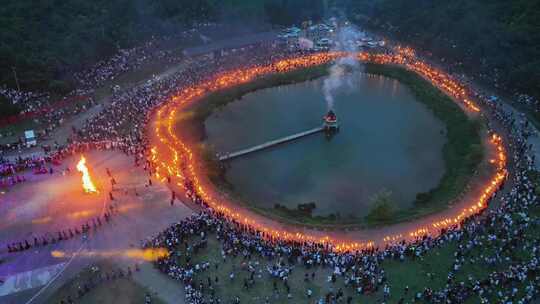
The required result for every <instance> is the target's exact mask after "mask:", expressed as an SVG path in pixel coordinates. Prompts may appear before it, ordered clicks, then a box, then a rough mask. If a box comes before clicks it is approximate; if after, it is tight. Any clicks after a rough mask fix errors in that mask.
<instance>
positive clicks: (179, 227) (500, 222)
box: [144, 93, 540, 303]
mask: <svg viewBox="0 0 540 304" xmlns="http://www.w3.org/2000/svg"><path fill="white" fill-rule="evenodd" d="M475 95H476V98H477V100H478V101H480V102H481V104H482V105H483V106H484V107H485V108H486V109H487V110H488V112H489V114H488V115H489V116H490V117H491V118H492V119H493V120H494V122H490V125H489V127H490V129H491V128H493V129H495V128H499V127H500V126H502V127H503V128H504V132H505V133H506V135H507V136H506V139H507V140H508V145H509V147H511V149H510V151H511V152H512V166H513V168H512V169H513V174H512V175H511V180H510V182H509V184H510V185H511V189H510V190H509V191H507V192H506V193H505V192H504V191H500V190H501V189H499V191H497V193H496V194H495V197H497V201H498V202H499V204H500V205H499V206H498V207H496V208H492V209H490V210H488V211H486V212H485V213H484V214H481V215H478V216H474V217H472V218H469V219H467V220H464V221H463V222H462V223H460V225H459V226H458V225H456V226H455V227H452V228H450V229H445V230H444V231H441V234H440V235H439V236H424V237H423V238H421V239H419V240H417V241H416V242H412V243H405V242H402V243H399V244H394V245H390V246H387V247H386V248H384V249H372V250H366V251H361V252H354V253H352V252H348V253H336V252H335V251H334V250H333V249H332V248H331V247H329V246H323V245H321V244H316V243H296V242H287V241H275V240H274V241H270V240H269V239H268V238H267V237H265V235H264V233H263V232H261V231H255V230H253V229H252V228H250V227H249V226H245V225H242V224H240V223H237V222H235V221H233V220H231V219H229V218H227V217H225V216H224V215H223V214H221V213H219V212H216V211H215V210H213V209H211V208H210V207H208V204H207V203H206V202H205V201H204V200H203V199H202V198H201V197H200V196H199V195H197V193H196V191H194V190H195V189H193V186H192V184H190V183H189V182H186V184H185V187H186V188H187V189H191V191H188V194H189V195H190V197H191V199H192V200H193V202H195V203H198V204H199V205H201V206H203V207H204V208H205V209H204V211H203V212H201V213H200V214H198V215H196V216H193V217H191V218H189V219H186V220H184V221H182V222H180V223H177V224H175V225H173V226H171V227H170V228H169V229H167V230H166V231H164V232H163V233H161V234H159V235H158V236H156V237H154V238H153V239H151V240H148V241H147V242H146V243H145V244H144V246H150V247H166V248H168V249H169V250H170V251H171V252H183V253H184V254H189V252H192V254H195V253H196V252H197V248H198V247H199V246H200V245H201V244H205V238H206V235H208V234H212V235H215V236H216V238H217V239H218V240H219V242H220V246H221V249H222V254H223V255H224V258H225V256H227V257H232V256H238V255H244V256H246V257H248V258H247V260H248V261H249V260H250V258H251V257H257V258H260V259H262V260H270V261H274V262H275V263H276V265H275V266H274V267H272V268H271V269H269V275H270V276H271V277H276V276H277V277H279V278H280V279H281V280H282V281H283V287H282V288H283V289H285V293H287V289H288V287H287V286H288V285H287V280H286V278H287V273H288V271H289V270H287V269H288V268H287V264H286V263H283V261H288V263H291V264H295V263H299V264H301V265H302V267H305V268H306V269H309V267H310V266H323V267H328V268H329V269H334V271H333V275H332V277H331V281H335V280H337V279H341V280H343V281H344V282H345V285H346V286H347V288H350V289H351V290H350V291H349V294H368V293H370V292H375V291H377V290H382V294H383V298H384V300H386V299H387V298H388V297H389V296H390V295H391V290H392V289H391V286H389V285H388V283H387V278H386V275H385V272H384V269H383V268H381V266H380V265H381V263H382V261H384V260H385V259H397V260H401V261H403V262H404V263H406V262H407V260H409V259H413V258H415V257H421V256H423V255H424V254H426V253H427V252H429V251H430V250H431V249H434V250H436V249H437V248H440V247H441V246H443V245H444V244H446V243H450V242H453V243H456V244H457V248H458V250H457V251H456V252H455V254H454V256H455V258H456V259H455V262H454V264H453V265H452V269H451V270H450V272H449V273H448V280H447V283H446V285H445V286H444V287H443V288H440V289H438V290H437V289H433V288H430V287H428V286H426V288H425V289H424V290H422V291H420V292H418V293H416V294H413V295H411V294H408V290H403V291H400V292H401V293H402V294H399V295H398V298H399V300H398V302H399V303H403V302H404V301H406V300H407V301H408V300H411V299H408V298H407V297H410V298H412V300H413V301H426V302H430V303H462V302H464V301H466V300H467V299H470V298H471V297H473V296H477V297H478V298H479V299H480V301H481V302H482V303H488V302H489V299H492V298H495V299H497V300H498V301H501V302H503V303H508V302H510V301H511V302H512V303H514V302H515V303H528V302H530V300H531V299H532V298H533V297H534V296H536V295H537V294H538V284H539V283H540V276H539V274H538V271H539V270H540V269H539V266H540V265H539V264H538V249H539V247H538V246H539V240H538V239H537V237H535V236H534V235H533V236H532V237H531V236H530V235H529V237H525V234H526V233H527V228H529V227H531V226H535V225H539V224H540V223H539V222H538V220H537V219H536V220H531V218H530V217H529V216H528V214H529V212H528V211H529V208H531V207H537V206H538V203H539V201H538V197H537V193H536V192H535V191H536V190H535V184H534V181H533V180H532V179H531V178H530V177H529V174H530V172H532V171H535V166H534V162H535V159H534V155H532V154H531V153H530V150H531V148H532V147H531V145H529V144H528V142H527V137H528V136H531V135H532V134H533V133H532V132H531V128H530V125H529V123H528V120H527V119H526V118H525V117H524V116H523V115H518V116H515V115H514V113H512V112H510V111H506V110H505V109H504V107H502V105H501V104H500V103H493V102H492V101H489V100H488V97H487V96H484V95H482V94H481V93H475ZM199 235H200V237H201V239H202V242H201V241H198V243H196V244H194V245H191V246H190V245H188V240H189V239H190V238H194V237H197V236H199ZM475 250H483V251H484V252H485V254H483V255H482V258H481V259H480V260H477V259H478V258H476V257H475V255H474V254H472V253H474V252H475ZM517 251H521V252H522V253H524V254H525V256H526V257H525V258H519V257H518V253H517ZM173 256H175V255H173ZM468 257H470V258H469V259H467V258H468ZM467 263H468V264H478V263H485V264H486V266H488V265H489V266H491V267H494V266H497V265H499V266H500V267H495V268H497V270H496V271H493V272H491V273H489V275H488V276H487V277H485V278H481V277H478V278H475V277H473V276H472V275H469V280H468V281H459V280H457V279H456V277H457V274H458V273H459V271H460V270H462V269H466V267H464V265H465V264H467ZM156 265H157V267H158V268H159V269H160V270H162V271H163V272H165V273H167V274H168V275H169V276H171V277H173V278H175V279H177V280H180V281H182V282H183V283H184V284H185V286H186V294H187V297H188V301H189V302H190V303H219V302H220V299H219V298H215V297H214V296H213V292H212V290H213V287H212V284H215V283H212V280H211V279H209V280H208V281H207V282H206V281H205V280H201V279H200V278H201V277H204V273H205V272H211V270H210V269H211V267H209V266H208V265H207V264H202V265H201V264H196V265H193V264H191V263H190V262H189V259H188V261H187V262H185V263H181V262H179V260H178V259H177V258H176V256H175V257H174V258H170V257H169V258H164V259H161V260H160V261H158V262H157V263H156ZM205 265H206V266H205ZM231 275H232V276H234V274H231ZM249 277H250V279H246V281H244V284H245V286H246V288H249V285H250V284H251V283H250V280H252V279H253V276H252V275H250V276H249ZM203 291H205V292H203ZM310 295H311V293H310V290H309V289H308V290H307V291H306V297H310ZM236 301H239V300H238V299H235V300H233V302H236ZM340 301H347V302H349V303H350V301H352V298H350V297H348V298H346V299H344V296H343V290H341V291H340V290H338V291H331V290H329V291H328V292H326V293H325V295H324V296H323V297H322V298H321V299H318V303H337V302H340Z"/></svg>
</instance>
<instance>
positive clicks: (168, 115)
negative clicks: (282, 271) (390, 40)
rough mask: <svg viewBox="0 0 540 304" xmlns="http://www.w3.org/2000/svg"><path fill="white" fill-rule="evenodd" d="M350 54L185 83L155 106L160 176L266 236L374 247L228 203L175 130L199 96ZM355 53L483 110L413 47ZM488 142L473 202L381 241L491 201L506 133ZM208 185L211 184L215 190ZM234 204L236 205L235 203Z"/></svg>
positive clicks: (455, 220)
mask: <svg viewBox="0 0 540 304" xmlns="http://www.w3.org/2000/svg"><path fill="white" fill-rule="evenodd" d="M349 55H350V54H347V53H344V52H326V53H316V54H310V55H303V56H299V57H294V58H289V59H282V60H279V61H276V62H274V63H271V64H268V65H260V66H255V67H250V68H245V69H235V70H232V71H228V72H224V73H221V74H218V75H216V76H215V77H213V78H212V79H211V80H207V81H203V82H201V83H198V84H195V85H193V86H191V87H186V88H184V89H182V90H181V91H180V92H179V93H178V94H177V95H176V96H174V97H172V99H171V100H170V102H168V103H166V104H165V106H162V107H161V108H160V109H159V110H158V111H157V116H156V117H157V119H156V122H155V129H154V130H155V137H156V138H157V139H158V140H159V142H160V143H161V146H160V147H161V148H163V149H165V150H164V151H160V150H159V148H158V146H157V145H156V146H154V147H153V148H152V149H151V152H150V160H151V161H152V162H153V163H154V165H155V168H156V173H155V174H156V177H157V178H158V179H160V180H163V181H165V180H166V177H176V178H177V183H176V184H177V186H179V187H180V188H184V189H185V186H184V182H185V181H186V180H189V181H191V182H192V183H193V186H194V190H195V191H196V192H197V194H198V195H199V196H200V197H201V198H203V199H204V200H205V201H206V202H207V203H208V204H209V205H210V206H211V207H212V208H213V209H214V210H216V211H219V212H222V213H223V214H225V215H226V216H227V217H229V218H231V219H234V220H235V221H237V222H239V223H242V224H245V225H248V226H249V227H251V228H253V229H256V230H258V231H261V232H264V234H265V235H266V237H267V238H268V239H270V240H287V241H301V242H318V243H323V244H331V245H333V248H334V250H336V251H350V250H361V249H366V248H371V247H373V246H374V245H375V241H366V242H351V241H340V240H337V239H334V238H330V237H329V236H322V237H320V236H316V235H314V234H309V233H303V232H290V231H287V230H284V229H277V228H273V227H271V226H270V225H267V224H264V223H261V222H260V221H257V220H255V219H254V218H252V217H251V216H250V215H249V214H248V212H247V211H245V210H241V209H237V208H234V209H233V208H231V207H230V206H229V205H231V204H228V203H227V199H223V198H222V199H220V198H218V197H219V195H218V194H217V193H216V194H213V193H211V192H214V191H213V190H212V189H213V187H212V186H211V184H209V185H205V183H203V182H202V181H201V178H200V176H204V172H202V170H201V169H200V168H199V167H198V166H197V165H196V164H197V163H201V162H198V161H197V160H196V155H194V153H193V152H192V150H193V149H192V148H190V147H189V146H188V144H186V143H185V142H183V141H182V140H180V139H179V138H178V136H177V135H176V132H175V131H174V126H175V124H176V122H177V119H176V113H177V108H178V107H179V105H183V104H187V103H191V102H195V101H197V100H199V99H201V98H202V97H203V96H204V95H206V94H208V93H210V92H215V91H219V90H222V89H226V88H229V87H233V86H236V85H239V84H243V83H247V82H250V81H252V80H254V79H256V78H257V77H261V76H264V75H269V74H272V73H285V72H289V71H293V70H297V69H300V68H306V67H310V66H317V65H322V64H326V63H329V62H331V61H333V60H335V59H337V58H340V57H343V56H349ZM356 57H357V58H358V59H359V60H361V61H364V62H373V63H379V64H394V65H400V66H403V67H405V68H407V69H409V70H411V71H414V72H416V73H418V74H419V75H421V76H423V77H424V78H426V79H428V80H429V81H430V82H431V83H432V84H433V85H435V86H437V87H440V88H442V89H444V90H445V91H446V92H447V93H448V94H449V95H451V96H452V97H453V98H454V99H455V100H458V101H460V102H462V103H463V105H464V106H465V108H466V109H467V110H469V111H471V112H473V113H474V112H479V111H480V108H479V107H478V106H477V105H476V104H475V103H474V102H472V101H471V99H470V98H469V97H468V94H467V90H466V89H465V87H464V86H462V85H461V84H460V83H459V82H457V81H456V80H454V79H452V78H451V77H450V76H449V75H447V74H446V73H444V72H442V71H440V70H437V69H435V68H433V67H431V66H429V65H428V64H426V63H424V62H422V61H420V60H418V59H417V58H416V57H415V55H414V51H413V50H412V49H409V48H397V49H396V51H395V52H394V53H393V54H369V53H365V52H360V53H358V54H356ZM490 142H491V143H492V144H493V145H494V147H495V148H496V151H497V159H494V160H492V161H491V163H492V164H494V165H495V168H496V173H495V174H494V175H493V176H492V177H491V179H490V181H489V182H488V183H487V184H486V185H485V187H484V189H483V191H482V192H481V194H480V196H479V197H478V199H477V200H475V201H473V202H471V204H470V205H469V206H468V207H466V208H464V209H462V210H459V212H458V213H457V214H456V215H455V216H453V217H448V218H445V219H443V220H438V221H435V222H433V223H431V224H430V225H424V226H422V227H418V228H416V229H413V230H412V231H410V232H408V233H404V234H396V235H388V236H385V237H383V238H382V244H390V243H395V242H400V241H402V240H403V239H405V238H408V239H410V240H414V239H416V238H418V237H421V236H424V235H428V234H430V233H431V234H437V233H439V231H440V230H441V229H443V228H448V227H451V226H456V225H459V224H460V223H461V222H462V220H464V219H466V218H467V217H469V216H471V215H474V214H478V213H479V212H481V211H482V210H484V209H485V208H486V207H487V205H488V201H489V199H490V197H491V196H492V195H493V194H494V192H495V191H497V189H498V188H499V187H500V185H501V184H502V183H503V182H504V180H505V178H506V176H507V171H506V152H505V149H504V145H503V141H502V138H501V137H500V136H498V135H496V134H494V135H493V136H492V137H491V140H490ZM167 159H168V161H167ZM207 186H208V188H207ZM207 189H211V191H209V190H207ZM232 205H233V206H234V204H232ZM377 244H378V245H381V242H380V241H379V242H377Z"/></svg>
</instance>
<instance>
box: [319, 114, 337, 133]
mask: <svg viewBox="0 0 540 304" xmlns="http://www.w3.org/2000/svg"><path fill="white" fill-rule="evenodd" d="M323 128H324V132H326V134H333V133H336V132H338V131H339V123H338V119H337V116H336V113H334V111H332V110H330V111H328V113H326V115H325V116H324V117H323Z"/></svg>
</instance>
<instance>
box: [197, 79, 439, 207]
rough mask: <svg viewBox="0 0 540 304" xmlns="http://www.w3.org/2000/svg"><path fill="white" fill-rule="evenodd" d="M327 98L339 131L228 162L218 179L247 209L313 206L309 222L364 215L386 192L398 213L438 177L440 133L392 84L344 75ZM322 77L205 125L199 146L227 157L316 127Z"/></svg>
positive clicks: (233, 106)
mask: <svg viewBox="0 0 540 304" xmlns="http://www.w3.org/2000/svg"><path fill="white" fill-rule="evenodd" d="M349 77H351V78H352V79H351V80H352V83H353V84H354V85H353V86H352V87H350V88H343V89H342V90H341V91H339V92H337V94H336V105H335V106H336V109H335V110H336V113H337V115H338V117H339V120H340V126H341V131H340V133H339V134H337V135H336V136H335V137H334V138H333V139H332V140H331V141H327V140H326V139H325V137H324V135H323V134H316V135H312V136H311V137H307V138H303V139H300V140H298V141H295V142H292V143H287V144H284V145H281V146H278V147H275V148H272V149H269V150H264V151H260V152H257V153H254V154H250V155H247V156H244V157H240V158H238V159H235V160H233V161H231V162H230V168H229V169H228V171H227V176H226V177H227V180H228V181H229V182H230V183H231V184H232V185H233V186H234V188H235V191H236V192H237V193H238V194H239V195H240V196H241V197H242V198H243V199H245V200H246V201H248V202H249V203H251V204H255V205H257V206H259V207H266V208H272V207H273V206H274V205H275V204H277V203H279V204H281V205H285V206H287V207H289V208H296V206H297V205H298V204H302V203H309V202H315V203H316V204H317V209H316V210H315V211H314V214H317V215H328V214H332V213H337V212H339V213H340V214H341V215H342V216H343V215H345V216H346V215H354V216H365V215H366V214H367V213H368V212H369V210H370V205H371V203H372V200H371V198H372V197H373V196H374V195H376V194H377V193H380V192H381V191H385V190H389V191H391V193H392V199H393V201H394V202H395V204H396V205H397V206H399V207H404V208H406V207H409V206H411V204H412V202H413V201H414V198H415V196H416V194H417V193H418V192H423V191H427V190H429V189H431V188H433V187H435V186H436V185H437V184H438V182H439V180H440V178H441V177H442V175H443V173H444V163H443V159H442V147H443V145H444V143H445V136H444V125H443V124H442V122H440V121H439V120H437V119H436V118H435V117H434V116H433V115H432V114H431V112H430V111H429V110H428V109H427V108H425V107H424V105H423V104H421V103H419V102H417V101H416V100H415V98H414V96H412V93H411V92H410V91H409V89H408V88H407V87H405V86H403V85H401V84H400V83H399V82H398V81H396V80H393V79H390V78H385V77H382V76H373V75H366V74H361V75H351V76H349ZM321 87H322V79H319V80H315V81H310V82H305V83H300V84H295V85H289V86H283V87H277V88H271V89H265V90H260V91H257V92H254V93H251V94H248V95H246V96H244V97H243V98H242V99H240V100H238V101H235V102H233V103H230V104H228V105H227V106H225V107H224V108H223V109H220V110H217V111H216V112H215V113H214V114H212V116H210V117H209V118H208V119H207V121H206V131H207V135H208V142H209V143H210V144H212V145H213V146H214V148H215V149H216V151H219V152H221V153H224V152H233V151H236V150H239V149H243V148H246V147H249V146H252V145H257V144H261V143H263V142H265V141H268V140H272V139H276V138H279V137H282V136H287V135H290V134H292V133H296V132H300V131H303V130H307V129H310V128H313V127H316V126H318V125H320V124H321V119H322V116H323V115H324V114H325V112H326V108H325V107H326V103H325V102H324V98H323V94H322V90H321Z"/></svg>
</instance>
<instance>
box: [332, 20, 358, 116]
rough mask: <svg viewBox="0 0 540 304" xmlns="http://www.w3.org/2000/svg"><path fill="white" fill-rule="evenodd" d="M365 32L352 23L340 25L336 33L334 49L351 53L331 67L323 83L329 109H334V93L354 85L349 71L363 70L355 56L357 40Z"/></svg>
mask: <svg viewBox="0 0 540 304" xmlns="http://www.w3.org/2000/svg"><path fill="white" fill-rule="evenodd" d="M363 35H364V34H363V33H362V32H361V31H360V30H359V29H358V28H356V27H354V26H352V25H346V26H342V27H338V29H337V33H336V35H335V41H334V42H335V45H334V47H333V48H332V51H340V52H347V53H349V54H348V55H347V56H345V57H342V58H339V59H338V60H336V62H335V63H334V64H333V65H332V66H331V67H330V68H329V73H330V76H328V77H327V78H326V79H325V80H324V83H323V93H324V98H325V100H326V104H327V107H328V110H333V109H334V103H335V99H334V94H335V92H336V90H337V89H339V88H341V87H343V86H346V85H347V86H349V87H352V85H353V84H352V78H351V77H345V75H346V74H347V73H349V72H356V71H360V70H361V68H362V67H361V65H360V63H359V62H358V60H357V59H356V58H355V54H356V52H357V51H358V46H357V40H358V39H359V38H360V37H362V36H363Z"/></svg>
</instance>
